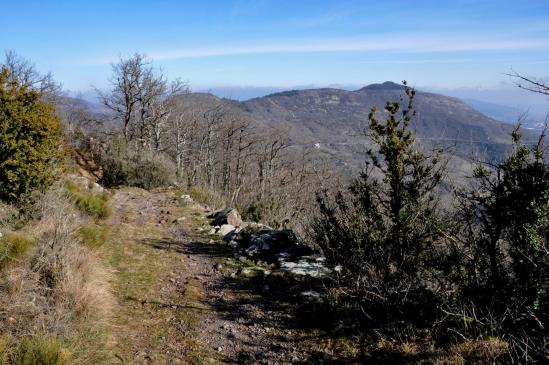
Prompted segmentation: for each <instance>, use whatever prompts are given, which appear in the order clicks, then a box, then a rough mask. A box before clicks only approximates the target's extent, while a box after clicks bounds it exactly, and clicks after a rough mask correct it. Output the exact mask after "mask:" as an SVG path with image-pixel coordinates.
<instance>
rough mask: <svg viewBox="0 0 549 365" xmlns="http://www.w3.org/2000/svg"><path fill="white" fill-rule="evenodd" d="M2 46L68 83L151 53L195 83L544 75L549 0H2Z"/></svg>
mask: <svg viewBox="0 0 549 365" xmlns="http://www.w3.org/2000/svg"><path fill="white" fill-rule="evenodd" d="M2 13H3V17H2V28H3V31H2V32H0V49H5V50H14V51H16V52H17V53H18V54H20V55H22V56H24V57H26V58H29V59H31V60H32V61H33V62H35V63H36V65H37V66H38V67H39V68H40V69H41V70H43V71H51V72H52V73H53V74H54V75H55V77H56V78H57V79H58V80H60V81H61V82H62V83H63V85H64V86H65V88H67V89H70V90H87V89H90V85H92V84H93V85H95V86H98V87H104V86H105V85H106V83H107V79H108V77H109V72H110V66H109V64H110V63H111V62H114V61H116V60H117V58H118V57H119V56H127V55H129V54H131V53H133V52H136V51H139V52H143V53H146V54H147V55H149V56H150V57H151V58H152V59H154V60H155V64H157V65H158V66H161V67H162V68H163V69H164V70H165V71H166V72H167V73H168V75H169V76H170V77H180V78H182V79H183V80H185V81H188V82H189V84H190V85H191V87H192V88H194V89H203V88H209V87H218V86H239V85H240V86H274V87H292V86H296V85H315V86H322V85H332V84H341V85H364V84H369V83H372V82H381V81H385V80H393V81H400V80H403V79H406V80H408V81H409V82H411V83H412V84H413V85H417V86H426V87H431V88H438V89H460V88H475V89H498V88H505V87H509V78H508V77H506V76H505V75H504V73H505V72H508V71H509V70H510V69H511V68H513V69H515V70H517V71H519V72H522V73H525V74H528V75H534V76H539V77H544V76H548V75H549V1H546V0H544V1H537V0H522V1H518V0H515V1H505V0H499V1H470V0H468V1H466V0H455V1H440V0H438V1H422V0H414V1H408V0H401V1H379V0H378V1H367V0H361V1H350V0H340V1H323V0H314V1H309V0H293V1H284V0H278V1H275V0H271V1H269V0H255V1H253V0H236V1H229V0H226V1H207V0H203V1H175V0H174V1H171V0H159V1H139V0H133V1H116V0H110V1H103V0H95V1H78V0H73V1H66V0H59V1H23V0H21V1H7V0H5V1H2Z"/></svg>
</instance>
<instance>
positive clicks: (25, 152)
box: [0, 67, 65, 202]
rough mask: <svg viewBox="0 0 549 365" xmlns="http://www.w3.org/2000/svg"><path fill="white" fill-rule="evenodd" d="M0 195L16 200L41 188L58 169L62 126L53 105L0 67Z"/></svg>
mask: <svg viewBox="0 0 549 365" xmlns="http://www.w3.org/2000/svg"><path fill="white" fill-rule="evenodd" d="M0 131H1V132H0V199H1V200H5V201H8V202H18V201H19V200H20V199H21V198H23V197H25V196H26V195H27V194H29V193H30V192H31V191H33V190H45V189H46V188H47V187H48V186H50V185H51V183H53V182H54V181H55V180H56V178H57V177H58V176H59V174H60V172H61V170H62V169H61V167H62V165H63V163H64V158H65V152H64V148H63V130H62V127H61V122H60V120H59V118H58V117H57V116H56V114H55V110H54V108H53V107H52V106H51V105H49V104H47V103H45V102H43V101H42V99H41V94H40V93H39V92H38V91H36V90H33V89H32V88H29V87H27V86H24V85H21V84H20V83H18V82H14V81H10V74H9V71H8V70H7V68H5V67H3V68H2V69H1V70H0Z"/></svg>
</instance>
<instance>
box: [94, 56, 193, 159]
mask: <svg viewBox="0 0 549 365" xmlns="http://www.w3.org/2000/svg"><path fill="white" fill-rule="evenodd" d="M112 72H113V76H112V78H111V80H110V83H111V87H112V88H111V90H110V91H109V92H103V91H101V90H98V89H96V91H97V93H98V94H99V97H100V99H101V101H102V103H103V104H104V105H105V106H106V107H107V108H109V109H110V110H111V111H112V112H113V114H114V118H115V119H116V120H118V121H120V122H121V123H122V125H123V134H124V138H125V140H126V142H130V141H133V142H134V143H135V145H136V146H137V147H145V148H148V149H152V148H154V149H156V150H160V149H161V138H160V136H161V134H162V133H163V129H164V127H165V125H166V124H167V119H168V116H169V114H170V112H171V108H172V103H171V102H170V99H171V98H173V97H175V96H176V95H178V94H180V93H182V92H186V91H187V88H186V86H185V84H183V83H182V82H181V81H180V80H179V79H178V80H175V81H174V82H172V83H171V84H170V83H168V81H167V78H166V76H165V75H164V74H163V72H162V70H155V69H154V68H153V66H152V63H151V61H150V60H149V59H147V57H146V56H145V55H143V54H139V53H136V54H134V55H133V56H132V57H130V58H128V59H120V61H119V62H118V63H117V64H113V65H112Z"/></svg>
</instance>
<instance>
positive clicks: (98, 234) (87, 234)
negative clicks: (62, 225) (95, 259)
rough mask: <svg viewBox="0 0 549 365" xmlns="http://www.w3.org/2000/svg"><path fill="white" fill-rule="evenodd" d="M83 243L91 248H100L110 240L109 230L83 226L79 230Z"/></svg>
mask: <svg viewBox="0 0 549 365" xmlns="http://www.w3.org/2000/svg"><path fill="white" fill-rule="evenodd" d="M78 235H79V236H80V239H81V240H82V243H83V244H84V245H86V246H88V247H90V248H99V247H101V246H102V245H103V244H104V243H105V241H106V240H107V239H108V238H109V230H108V228H106V227H101V226H97V225H89V226H83V227H80V228H79V229H78Z"/></svg>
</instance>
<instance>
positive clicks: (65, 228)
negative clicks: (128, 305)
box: [0, 189, 113, 364]
mask: <svg viewBox="0 0 549 365" xmlns="http://www.w3.org/2000/svg"><path fill="white" fill-rule="evenodd" d="M37 209H38V214H37V217H38V219H37V220H36V221H34V222H32V223H31V226H29V227H27V228H28V230H29V231H31V232H32V233H33V236H36V237H37V241H36V244H35V246H34V249H32V250H31V251H30V252H29V255H28V256H27V259H26V260H21V261H20V262H17V263H16V264H14V265H13V267H12V268H10V270H7V272H6V273H5V274H4V275H3V276H2V277H0V333H4V334H7V335H9V337H10V339H11V340H10V341H11V345H10V346H9V349H11V352H10V355H9V356H10V358H11V359H12V362H14V363H15V364H19V362H17V361H18V360H17V359H23V358H24V359H27V358H32V356H34V355H32V354H33V353H34V350H36V346H38V348H40V346H42V345H44V346H45V347H44V349H45V350H47V351H46V352H47V354H50V355H51V354H53V355H52V356H53V357H51V358H53V359H55V358H56V357H55V356H54V355H55V353H56V352H55V351H54V350H55V348H54V344H53V341H54V338H55V339H59V338H62V339H63V340H64V341H67V343H68V344H70V348H72V349H74V351H73V360H71V363H75V364H94V363H97V362H98V357H99V356H101V355H102V352H103V351H104V350H105V348H104V347H105V337H106V333H107V329H108V323H109V318H110V314H111V310H112V306H113V299H112V295H111V293H110V290H109V284H108V282H109V275H110V274H109V272H108V271H107V270H106V269H105V268H103V267H102V265H101V264H100V262H99V261H98V260H97V259H96V257H95V256H94V254H93V253H92V252H91V251H90V250H89V249H88V248H87V247H85V246H84V245H82V244H80V237H79V235H78V228H79V226H80V224H81V218H80V216H79V214H78V212H77V211H76V210H75V208H74V205H73V204H72V203H71V202H70V201H68V200H67V198H66V197H65V196H64V192H63V191H62V190H61V189H57V190H53V191H50V192H48V193H47V194H46V195H45V196H44V197H43V199H42V201H41V202H40V204H38V205H37ZM29 335H30V337H29ZM41 335H45V336H46V337H45V338H43V339H41V338H39V337H36V336H41ZM36 341H38V342H36ZM40 341H42V342H40ZM55 341H57V340H55ZM50 345H51V346H52V347H49V346H50ZM21 346H23V347H24V346H27V347H29V346H30V348H31V350H28V351H27V350H25V351H23V350H21V348H22V347H21ZM33 346H34V347H33ZM24 348H26V347H24ZM63 348H64V347H63ZM13 349H18V350H13ZM50 350H52V351H53V352H51V351H50ZM21 351H23V352H21ZM63 351H65V350H63ZM21 354H24V356H23V355H21ZM50 355H48V356H50ZM21 356H22V357H21ZM29 356H30V357H29ZM48 358H49V357H48ZM58 358H59V359H60V360H59V361H61V360H62V359H64V358H63V357H58ZM37 361H38V360H37ZM66 361H67V362H57V363H56V362H53V363H52V364H65V363H68V361H69V360H66ZM21 364H49V363H48V362H44V361H42V360H40V361H38V362H22V363H21Z"/></svg>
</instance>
